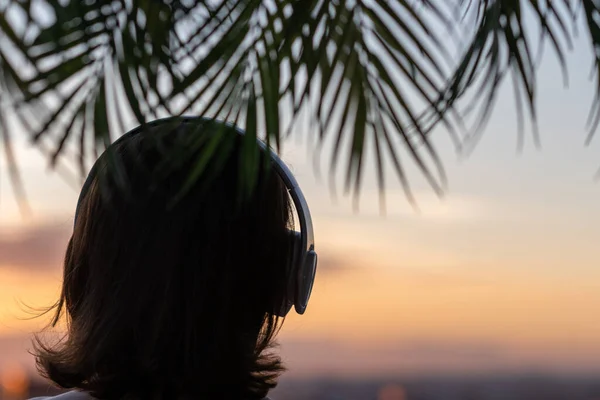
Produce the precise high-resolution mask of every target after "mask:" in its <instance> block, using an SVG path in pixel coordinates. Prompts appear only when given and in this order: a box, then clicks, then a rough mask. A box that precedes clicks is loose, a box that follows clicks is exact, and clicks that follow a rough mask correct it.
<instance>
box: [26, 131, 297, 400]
mask: <svg viewBox="0 0 600 400" xmlns="http://www.w3.org/2000/svg"><path fill="white" fill-rule="evenodd" d="M171 128H172V125H169V127H167V126H166V125H164V126H163V125H161V124H159V125H156V126H154V127H152V128H148V129H143V130H142V131H141V132H140V133H138V134H135V135H132V136H131V137H128V138H126V139H125V140H122V141H119V143H118V144H115V145H113V148H112V150H113V151H112V152H111V154H112V156H110V157H112V158H110V157H109V156H103V157H101V158H100V159H99V161H98V162H97V165H98V169H97V170H98V172H97V176H96V177H95V178H94V180H93V181H92V183H91V185H90V186H89V188H88V190H87V193H85V195H84V197H83V198H82V201H81V203H80V205H79V208H78V210H79V212H78V215H77V219H76V223H75V226H74V231H73V235H72V237H71V239H70V241H69V243H68V247H67V250H66V255H65V261H64V277H63V284H62V293H61V295H60V298H59V300H58V301H57V303H56V304H55V306H54V307H53V308H52V310H53V312H54V319H53V321H52V323H51V326H53V327H54V326H56V324H57V323H58V322H59V321H61V320H63V319H64V320H66V322H67V333H66V335H65V337H64V338H63V340H61V341H59V342H58V343H54V344H49V343H48V342H47V341H44V340H43V335H37V336H36V337H35V340H34V351H35V355H36V359H37V365H38V369H39V370H40V371H41V373H42V374H43V375H44V376H46V377H47V378H49V379H50V380H52V381H53V382H55V383H56V384H57V385H59V386H61V387H63V388H77V389H80V390H84V391H87V392H89V393H90V394H91V395H92V396H94V397H96V398H98V399H142V398H143V399H167V398H168V399H188V398H189V399H191V398H194V399H211V400H213V399H259V398H262V397H264V396H265V395H266V394H267V392H268V391H269V389H271V388H273V387H274V386H275V385H276V379H277V377H278V375H279V374H280V373H281V371H282V370H283V367H282V363H281V361H280V359H279V358H278V357H277V356H276V355H275V354H274V353H273V351H272V347H273V346H274V344H275V342H274V338H275V336H276V334H277V331H278V329H279V327H280V322H281V321H280V320H279V319H278V318H277V317H276V316H275V312H274V310H275V309H277V308H278V307H280V305H281V304H282V302H285V301H287V299H285V290H284V288H285V287H286V285H287V282H288V281H289V279H290V276H289V271H288V270H287V269H286V266H287V265H289V264H288V261H289V259H290V257H291V254H290V253H291V248H290V243H289V241H288V235H287V234H286V232H287V229H288V228H289V227H290V224H291V223H292V221H293V219H292V218H290V215H291V214H290V213H291V207H290V200H289V197H288V193H287V190H286V188H285V187H284V185H283V183H282V181H281V180H280V179H279V177H278V176H277V175H276V174H275V173H269V172H268V170H267V169H262V168H261V169H259V172H258V178H257V182H256V185H255V188H254V190H252V191H251V192H250V194H249V195H247V196H245V197H244V201H243V202H240V201H239V199H240V193H238V190H239V188H240V187H241V185H240V180H241V179H244V178H243V175H244V174H243V173H241V171H242V169H241V164H240V155H241V152H242V148H243V146H242V140H243V139H242V138H241V135H238V134H237V133H235V132H234V131H233V129H231V128H227V129H225V131H226V132H224V134H226V135H230V136H231V137H232V138H234V139H231V140H230V142H231V143H233V146H231V151H229V152H228V153H227V155H226V157H225V158H224V159H222V160H221V161H219V162H215V163H212V164H215V165H216V164H218V165H219V167H218V168H217V167H214V168H213V167H211V165H210V164H209V166H208V167H207V168H206V172H207V173H206V174H205V175H206V176H209V175H211V172H212V176H213V179H210V180H204V181H203V182H202V184H200V183H199V184H196V185H194V186H193V187H191V188H190V189H189V190H187V191H186V192H185V195H184V196H180V198H179V199H178V200H177V201H176V202H174V203H173V202H172V199H173V198H174V197H176V195H177V194H178V193H180V189H181V187H182V186H183V185H184V183H185V182H187V179H188V177H189V175H190V174H189V173H190V171H191V170H192V169H193V168H194V165H195V164H193V163H192V162H191V161H190V160H191V159H193V158H194V157H188V158H186V157H183V158H182V160H183V161H182V160H177V162H176V163H170V165H172V166H173V165H176V167H173V168H170V169H168V173H162V179H159V180H158V183H157V179H156V176H157V175H156V174H152V173H149V171H150V172H151V171H154V170H157V168H155V167H156V166H157V165H164V162H163V161H165V157H164V154H168V153H169V152H166V151H165V149H168V148H173V146H175V143H179V142H180V143H188V142H186V141H185V140H183V141H182V138H184V139H185V138H186V137H187V138H189V137H191V135H192V134H191V133H190V132H183V131H187V129H182V127H181V126H179V128H178V129H176V130H173V129H171ZM214 129H217V128H216V125H214V124H208V123H206V124H205V125H204V126H202V127H200V128H198V127H196V128H195V129H194V132H195V135H209V136H210V135H211V134H212V135H214V134H215V133H214V132H211V130H214ZM167 131H169V132H168V133H169V134H167ZM195 143H206V141H201V140H200V141H198V140H196V141H195ZM203 146H205V145H200V146H196V149H195V150H194V151H196V150H197V151H201V150H202V148H203ZM187 147H189V146H187ZM265 156H266V155H265V154H264V153H263V152H260V157H261V158H262V157H265ZM111 159H112V161H113V162H116V163H117V165H118V166H119V167H120V171H121V172H123V171H124V172H125V174H124V176H125V177H126V182H127V187H126V190H125V192H124V193H123V195H119V190H121V189H122V188H121V189H119V185H120V183H119V182H121V181H122V179H121V178H122V177H119V176H117V174H116V172H115V171H117V170H115V169H114V168H111V167H110V160H111ZM196 159H197V158H196ZM186 160H187V161H186ZM261 165H262V164H261ZM211 168H212V169H211ZM163 170H164V169H163ZM205 175H202V176H205ZM151 179H154V180H151ZM200 181H202V178H200ZM121 183H122V182H121ZM107 193H108V194H109V195H107Z"/></svg>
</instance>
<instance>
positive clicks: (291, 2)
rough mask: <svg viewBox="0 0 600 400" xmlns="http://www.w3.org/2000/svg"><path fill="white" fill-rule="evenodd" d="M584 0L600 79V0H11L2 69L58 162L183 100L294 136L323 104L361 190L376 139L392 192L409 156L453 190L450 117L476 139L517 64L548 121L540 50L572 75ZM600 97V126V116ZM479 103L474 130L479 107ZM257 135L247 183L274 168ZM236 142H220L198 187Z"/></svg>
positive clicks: (185, 110) (4, 17)
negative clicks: (443, 150)
mask: <svg viewBox="0 0 600 400" xmlns="http://www.w3.org/2000/svg"><path fill="white" fill-rule="evenodd" d="M578 4H579V5H582V11H583V14H584V15H585V16H586V21H587V26H588V28H589V33H590V36H591V37H592V43H593V44H594V46H595V48H594V51H595V57H596V78H597V81H598V82H600V80H598V76H599V74H600V67H598V65H600V62H599V59H598V54H600V52H599V51H598V48H600V25H598V23H597V22H596V18H595V17H594V15H596V14H597V13H598V12H599V11H600V10H599V5H598V2H597V1H596V0H573V1H570V0H559V1H550V0H470V1H467V0H455V1H453V2H442V1H434V0H415V1H406V0H214V1H195V0H187V1H178V2H173V1H170V0H160V1H136V2H134V1H131V0H111V1H105V0H104V1H99V0H86V1H72V0H71V1H69V0H63V1H59V0H43V1H40V2H35V3H33V2H30V1H26V0H4V1H3V2H0V31H1V32H2V38H1V39H0V61H1V63H0V83H1V84H2V86H3V88H5V90H4V92H5V94H4V99H5V103H7V104H10V107H9V110H7V111H6V112H10V113H13V114H14V115H15V116H17V117H18V118H19V120H20V123H21V125H22V128H23V129H25V130H26V131H27V132H28V134H29V135H30V137H31V139H32V141H33V142H34V143H38V144H39V143H41V140H42V139H44V138H47V139H51V141H52V142H53V143H54V144H55V148H54V150H53V151H52V152H51V156H50V157H49V161H50V162H51V164H52V165H56V163H57V162H58V161H59V160H60V159H61V157H63V156H64V155H66V154H69V152H68V151H67V149H69V148H73V149H74V152H75V153H76V156H75V157H74V160H73V161H74V162H75V163H77V165H78V166H79V170H80V171H81V172H82V173H83V172H84V171H85V170H86V163H87V162H88V161H89V160H90V158H92V159H93V158H94V157H95V155H96V154H97V153H98V151H99V150H101V149H103V148H105V147H106V146H107V145H108V144H109V143H110V142H111V141H112V140H113V139H114V138H116V137H117V136H118V135H120V134H122V133H123V131H124V130H125V129H126V128H130V127H132V126H131V124H132V123H135V122H137V124H142V123H144V122H146V121H148V120H152V119H156V118H159V117H162V116H168V115H182V114H187V115H197V116H203V117H206V118H220V119H225V120H227V121H229V122H232V123H235V124H237V125H239V126H240V127H242V128H245V129H246V131H247V134H248V137H249V138H254V137H257V136H260V137H264V138H265V140H266V141H267V142H268V144H269V145H273V146H274V147H275V148H276V149H277V150H280V148H281V145H282V142H283V140H284V139H285V138H286V137H287V136H288V135H289V134H290V133H291V132H293V131H294V130H295V129H296V128H297V127H298V119H299V116H300V115H308V116H309V118H310V121H311V126H312V127H313V128H314V129H313V130H311V132H312V134H313V135H314V137H315V138H316V143H317V146H316V148H315V150H314V154H315V157H317V158H318V157H320V155H321V152H322V149H323V148H326V147H327V146H325V144H326V143H329V144H331V153H330V155H329V156H330V158H331V164H330V177H331V182H332V184H331V186H332V188H333V189H334V190H335V187H336V186H337V181H336V179H337V174H336V171H337V167H338V166H339V165H340V163H343V164H345V167H346V174H345V178H344V185H343V186H344V189H345V192H346V193H353V195H354V198H355V200H357V199H358V194H359V192H360V188H361V185H362V181H363V178H364V177H363V175H364V171H365V162H366V160H367V154H368V153H369V151H370V150H373V152H374V155H375V158H374V160H375V171H376V175H377V183H378V186H379V189H380V192H381V193H383V192H384V188H385V187H386V176H385V174H384V171H385V164H386V163H391V165H392V166H393V170H394V171H395V173H396V175H397V177H398V179H399V181H400V183H401V185H402V186H403V187H404V189H405V191H406V194H407V197H408V199H409V200H410V201H411V202H413V199H412V195H411V192H410V184H409V182H410V180H409V178H408V176H407V174H406V164H407V163H412V164H414V165H415V166H416V167H417V168H418V170H420V172H421V173H422V174H423V176H424V177H425V178H426V179H427V181H428V182H429V184H430V185H431V187H432V188H433V189H434V190H435V191H436V193H438V194H440V195H441V194H442V193H443V192H444V189H445V185H446V181H447V179H446V176H445V173H444V168H443V165H442V161H441V159H440V157H439V155H438V152H437V149H436V147H435V146H434V144H433V141H432V139H431V132H432V131H433V130H434V128H435V127H436V126H438V125H440V126H442V127H443V128H444V129H445V130H446V131H447V132H448V133H449V134H450V135H451V138H452V139H453V141H454V143H455V144H456V146H457V148H460V147H461V146H463V145H464V144H468V145H472V144H473V143H474V142H476V139H477V138H478V137H479V135H480V133H481V132H482V131H483V129H484V127H485V125H486V122H487V120H488V118H489V116H490V114H491V112H492V110H493V107H494V104H495V100H496V98H497V95H498V90H499V88H500V85H501V84H502V83H503V81H504V79H505V78H506V77H507V76H508V75H511V77H512V81H513V86H514V91H515V104H516V105H517V117H518V120H519V127H520V128H519V146H521V145H522V142H523V130H524V120H525V116H526V115H527V116H528V118H529V119H530V120H531V121H532V122H533V126H534V134H537V131H536V130H535V122H536V117H537V113H536V95H537V90H536V80H535V76H536V67H537V65H538V64H539V54H540V52H541V49H542V46H543V45H544V44H545V43H549V44H550V46H551V48H552V49H553V51H554V53H555V55H556V56H557V58H558V60H559V62H560V64H561V66H563V75H564V79H565V82H567V81H566V77H567V71H566V61H565V60H566V56H565V54H566V51H568V50H569V49H570V48H571V30H572V28H573V27H574V22H575V16H576V13H577V12H576V11H575V10H576V9H577V5H578ZM36 7H38V8H39V7H43V12H41V11H40V9H38V8H36ZM525 18H528V25H527V26H525V22H524V21H525ZM531 21H533V23H531ZM532 34H537V35H538V38H539V40H538V42H539V43H540V46H539V48H538V49H537V50H536V49H534V48H533V47H534V41H533V38H532ZM459 41H462V43H463V46H462V47H459V48H457V49H456V50H455V49H454V45H455V44H456V43H455V42H459ZM469 93H476V94H477V95H476V96H473V95H470V94H469ZM597 93H599V94H600V83H599V86H598V89H597ZM598 99H600V95H599V97H597V99H596V101H595V103H594V107H593V110H592V113H591V115H590V132H593V131H594V130H595V128H596V126H597V125H598V123H599V121H600V112H599V111H598V110H600V106H599V104H600V101H599V100H598ZM464 101H467V102H466V103H465V104H463V103H464ZM521 105H524V106H525V107H526V108H525V109H524V110H522V106H521ZM463 106H464V107H463ZM475 110H476V113H475V114H473V115H475V120H474V122H473V125H472V126H471V127H470V128H471V129H472V131H471V132H470V133H469V134H468V135H467V136H465V135H464V133H465V129H466V128H465V127H466V124H465V121H464V119H465V118H470V116H471V115H472V114H471V112H472V111H475ZM284 113H285V114H287V115H286V118H282V116H283V115H284ZM5 114H6V113H3V114H2V115H0V118H5V117H4V115H5ZM288 117H289V118H288ZM284 121H289V122H287V123H285V124H284ZM534 138H536V142H537V141H538V139H537V137H536V136H534ZM3 140H6V139H3ZM215 140H217V139H215ZM201 142H202V141H201V140H198V141H196V142H195V143H194V144H193V146H190V148H196V147H197V146H200V144H201ZM248 143H250V142H248ZM248 146H249V147H248V148H247V149H246V150H244V151H243V152H242V153H243V157H244V164H243V165H244V166H245V167H244V172H243V173H244V174H247V175H246V176H245V179H244V180H243V181H244V182H246V183H248V184H249V186H248V187H247V188H246V189H244V190H245V191H246V190H250V188H251V186H252V182H254V178H253V171H254V172H255V171H257V168H258V166H257V165H255V164H254V163H255V161H256V157H254V156H253V154H255V153H254V151H255V150H256V149H252V146H250V144H248ZM370 146H373V147H370ZM227 148H228V147H227V146H226V145H225V144H219V143H218V142H217V141H215V142H214V143H213V144H211V145H209V146H207V149H208V150H207V152H206V153H205V154H203V155H201V156H198V157H199V158H198V159H197V160H196V165H195V167H194V168H192V170H191V171H190V175H189V179H188V181H187V183H186V184H185V185H184V186H185V187H190V186H191V185H193V184H194V182H195V181H196V180H197V179H198V178H199V177H200V176H201V175H202V174H203V173H205V172H206V166H207V165H208V164H209V163H211V162H213V163H218V162H219V154H221V155H222V154H224V152H226V151H227ZM402 152H404V153H402ZM174 157H175V156H174ZM11 165H12V164H11ZM382 204H383V202H382Z"/></svg>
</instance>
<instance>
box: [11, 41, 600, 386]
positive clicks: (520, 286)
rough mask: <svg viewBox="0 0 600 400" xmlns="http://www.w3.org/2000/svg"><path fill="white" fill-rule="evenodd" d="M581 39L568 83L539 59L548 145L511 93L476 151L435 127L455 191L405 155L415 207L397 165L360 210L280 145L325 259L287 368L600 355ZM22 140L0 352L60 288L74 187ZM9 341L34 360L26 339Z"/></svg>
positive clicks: (520, 361) (471, 364)
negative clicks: (22, 205)
mask: <svg viewBox="0 0 600 400" xmlns="http://www.w3.org/2000/svg"><path fill="white" fill-rule="evenodd" d="M574 54H575V55H574V56H573V57H574V58H573V60H575V61H573V60H571V61H570V63H574V64H573V68H572V71H573V73H572V80H571V82H570V90H569V91H568V92H563V91H562V88H561V87H560V85H558V84H557V83H556V82H555V80H556V79H555V77H556V76H558V69H557V67H555V66H552V65H551V64H550V65H549V66H547V67H544V68H542V69H541V72H540V75H539V76H540V79H541V81H540V83H539V85H540V86H539V90H540V93H538V96H539V99H540V104H539V107H540V109H539V125H540V126H539V130H540V132H542V144H543V148H542V150H541V151H535V150H533V149H532V147H531V146H529V144H530V143H529V142H528V146H526V150H525V152H524V154H523V155H522V156H520V157H517V156H516V152H515V144H516V122H515V117H514V112H513V104H512V101H513V98H512V94H511V93H508V94H506V95H503V97H502V98H501V99H500V100H499V105H498V111H497V112H496V114H495V117H493V118H492V120H491V121H490V125H489V127H488V129H487V132H486V136H485V137H484V139H483V141H482V142H481V144H480V145H479V147H478V148H477V149H476V150H475V152H474V153H473V155H472V156H471V157H469V158H468V159H466V160H459V161H457V160H456V158H457V157H456V155H455V154H454V151H453V149H452V147H451V146H450V145H449V144H448V143H449V141H448V139H447V137H446V136H445V134H444V132H441V131H440V132H437V134H438V136H437V137H439V140H437V142H438V143H439V148H440V152H441V156H442V158H443V160H444V163H445V165H446V166H447V172H448V176H449V181H450V188H449V191H448V193H447V196H446V197H445V198H444V199H438V198H436V197H435V196H434V195H432V191H431V190H430V189H429V188H428V187H427V186H426V185H425V184H424V183H423V179H422V178H420V176H419V173H418V172H417V171H416V169H415V168H414V167H411V166H410V163H409V162H408V161H406V159H405V161H406V164H407V173H408V174H409V175H410V176H412V177H414V179H413V182H414V191H415V194H416V198H417V204H418V206H419V208H420V212H416V211H414V210H413V209H412V208H411V206H410V205H409V204H408V203H407V201H406V198H405V196H404V194H403V192H402V190H401V188H400V185H399V184H398V183H397V181H396V180H395V177H394V175H393V171H392V169H391V168H390V169H389V171H388V172H389V173H388V178H389V179H388V182H389V183H388V187H387V189H386V193H387V214H386V215H385V216H382V215H380V212H379V211H380V209H379V199H378V191H377V187H376V184H375V179H374V175H372V172H373V171H372V170H367V171H366V173H367V175H366V177H365V185H364V188H363V191H362V196H361V203H360V209H359V212H358V213H353V212H352V207H351V204H352V202H351V201H350V200H349V199H347V198H341V199H339V201H338V202H337V203H336V202H334V201H333V199H332V197H331V195H330V193H329V192H328V190H327V182H326V180H325V181H324V182H318V181H317V180H316V179H315V177H314V174H313V170H312V167H311V161H312V160H311V159H310V158H307V157H306V156H305V155H306V148H305V147H304V146H301V145H295V144H294V143H292V142H290V144H289V145H288V146H287V147H285V148H284V151H283V154H282V157H283V159H284V160H286V161H288V162H289V164H290V165H291V169H292V170H293V171H294V172H295V173H296V176H297V178H298V181H299V182H300V184H301V185H302V187H303V190H304V192H305V195H306V197H307V200H308V202H309V204H310V206H311V211H312V214H313V222H314V225H315V234H316V241H317V242H316V245H317V250H318V252H319V261H320V266H319V273H318V279H317V282H316V284H315V288H314V292H313V298H312V300H311V303H310V304H309V308H308V310H307V313H306V314H305V315H304V316H301V317H300V316H296V315H293V316H291V317H290V318H289V319H288V320H287V321H286V325H285V327H284V329H283V331H282V334H281V335H282V336H281V344H282V345H281V351H282V354H283V355H284V359H285V361H286V362H287V363H288V368H289V369H290V371H291V372H295V373H298V374H310V373H331V374H342V375H343V374H353V373H364V371H365V370H372V371H376V372H378V373H379V372H388V373H389V372H393V371H405V372H415V371H417V372H420V371H425V372H427V371H446V372H448V371H450V372H451V371H454V370H456V369H461V368H463V369H468V370H472V371H482V370H508V371H511V370H512V371H514V370H537V369H549V370H552V371H553V370H556V371H561V372H568V373H574V372H580V371H588V372H589V371H600V339H599V338H600V318H599V317H598V315H600V256H599V254H600V253H599V252H598V243H599V242H600V212H599V208H598V207H599V204H600V183H596V182H594V180H593V174H594V172H595V171H596V170H597V168H598V167H600V137H598V138H595V139H594V141H593V142H592V145H591V146H590V147H589V148H585V147H584V146H583V141H584V138H585V130H584V121H585V118H586V115H587V108H586V107H587V104H588V100H589V98H590V97H589V96H591V94H592V93H593V90H594V88H593V85H590V83H589V82H588V81H587V78H586V77H587V69H586V74H582V73H581V74H580V73H577V71H578V69H577V68H576V66H579V65H591V64H589V63H588V60H583V59H582V58H581V57H582V56H581V55H579V56H578V55H577V54H578V53H577V52H576V53H574ZM577 57H579V58H577ZM586 96H587V97H586ZM584 102H585V105H586V106H585V107H583V106H582V104H583V103H584ZM580 121H583V122H581V124H578V123H579V122H580ZM17 147H18V148H17V150H18V151H17V153H18V154H17V156H18V160H19V161H20V167H21V171H22V173H23V178H24V181H25V183H26V190H27V194H28V199H29V200H30V205H31V209H32V210H33V215H32V216H31V217H28V218H23V217H22V216H21V215H20V214H19V211H18V208H17V207H16V204H15V202H14V197H13V196H12V193H11V192H10V190H7V188H8V187H9V185H8V180H7V176H6V174H5V173H4V171H5V170H6V168H5V164H4V163H5V160H4V159H2V158H0V188H1V190H0V354H8V353H5V351H8V350H7V349H8V347H11V346H12V345H11V344H10V343H13V342H12V341H11V340H13V338H14V337H17V336H18V337H24V335H26V334H27V333H28V332H31V331H34V330H36V329H39V327H40V326H41V325H42V321H38V320H34V321H29V320H24V319H23V317H25V316H26V315H25V314H23V311H22V307H21V306H20V303H19V302H24V303H26V304H28V305H32V306H45V305H48V304H50V303H52V302H53V301H54V299H55V296H57V295H58V293H59V285H60V279H61V271H60V263H61V254H62V251H63V249H64V245H65V244H66V240H67V238H68V235H69V232H70V229H71V224H72V217H73V210H74V206H75V201H76V198H77V195H78V192H77V190H74V189H72V188H71V187H70V186H69V185H67V184H66V183H65V182H64V181H63V180H61V178H60V177H58V175H57V174H53V173H52V172H48V171H47V168H46V160H45V159H43V158H42V156H41V155H40V154H39V152H38V151H37V150H32V149H29V148H28V147H27V146H26V145H25V141H24V140H23V141H22V143H20V144H19V145H18V146H17ZM324 154H326V153H324ZM323 165H324V167H325V166H326V165H327V163H323ZM342 166H344V163H342V164H341V165H340V167H342ZM340 169H343V168H340ZM369 174H371V175H369ZM19 246H20V247H19ZM18 249H21V250H18ZM9 250H10V251H9ZM3 340H4V342H3ZM19 343H21V342H19ZM3 346H4V347H3ZM7 346H8V347H7ZM13 347H14V346H13ZM9 350H10V349H9ZM10 354H11V357H12V359H17V358H18V360H19V362H21V361H23V362H24V363H29V364H27V365H31V360H30V359H31V357H30V356H28V355H27V354H26V352H25V351H24V350H23V351H22V352H20V353H19V352H16V351H14V352H11V353H10ZM28 360H29V361H28ZM4 361H5V360H4V359H0V368H1V367H2V365H1V364H2V363H3V362H4ZM390 396H391V395H390Z"/></svg>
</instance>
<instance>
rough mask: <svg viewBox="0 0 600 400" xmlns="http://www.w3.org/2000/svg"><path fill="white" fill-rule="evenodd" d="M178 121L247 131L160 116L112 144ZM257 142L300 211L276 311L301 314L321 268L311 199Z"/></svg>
mask: <svg viewBox="0 0 600 400" xmlns="http://www.w3.org/2000/svg"><path fill="white" fill-rule="evenodd" d="M175 122H180V123H181V124H193V125H196V126H201V125H202V124H204V123H206V122H216V123H218V124H222V125H223V126H225V127H228V128H230V129H233V130H235V131H236V132H237V133H238V134H240V135H244V134H245V132H244V131H243V130H241V129H240V128H238V127H237V126H235V125H233V124H229V123H226V122H221V121H216V120H209V119H206V118H203V117H168V118H162V119H158V120H155V121H152V122H149V123H146V124H143V125H140V126H138V127H137V128H134V129H132V130H131V131H129V132H127V133H126V134H124V135H123V136H121V137H120V138H119V139H117V140H116V141H115V142H114V143H113V144H112V145H111V146H114V145H115V144H117V143H119V142H120V141H122V140H124V138H127V137H131V136H133V135H135V134H136V133H139V132H140V131H142V130H143V129H145V128H149V127H156V126H160V125H163V124H164V125H169V124H173V123H175ZM257 143H258V146H259V148H260V149H261V150H262V151H264V152H265V153H267V154H269V155H270V157H271V160H272V161H273V163H272V167H273V169H274V170H275V172H276V173H277V175H278V176H279V178H280V179H281V180H282V181H283V183H284V185H285V186H286V189H287V191H288V193H289V195H290V197H291V198H292V201H293V203H294V207H295V209H296V213H297V215H298V221H299V222H300V231H299V232H298V231H294V230H290V231H289V234H290V236H291V238H292V243H293V244H292V254H293V257H291V261H290V264H291V265H289V266H288V268H289V271H291V278H292V279H291V282H290V283H289V285H288V288H287V296H286V298H287V299H288V301H287V303H286V304H283V305H282V307H281V309H280V310H276V312H275V314H276V315H277V316H280V317H285V316H286V315H287V314H288V312H289V311H290V309H291V308H292V306H294V308H295V310H296V312H297V313H298V314H304V312H305V311H306V307H307V305H308V301H309V299H310V295H311V293H312V288H313V283H314V280H315V275H316V271H317V253H316V252H315V239H314V231H313V225H312V219H311V216H310V210H309V208H308V203H307V202H306V199H305V198H304V195H303V194H302V191H301V190H300V186H299V185H298V182H297V181H296V179H295V178H294V175H293V174H292V172H291V171H290V170H289V168H288V167H287V165H286V164H285V163H284V162H283V161H282V160H281V159H280V158H279V157H278V156H277V154H276V153H275V152H273V151H272V150H271V149H270V148H268V147H267V145H266V144H265V143H264V142H263V141H261V140H260V139H257ZM106 151H108V149H107V150H105V152H106ZM100 158H102V155H101V156H100V157H99V158H98V159H100ZM98 168H99V167H98V161H96V163H94V165H93V166H92V168H91V170H90V172H89V174H88V176H87V178H86V180H85V182H84V184H83V187H82V189H81V193H80V194H79V199H78V200H77V207H76V209H75V222H77V215H78V214H79V207H80V204H81V202H82V200H83V199H84V197H85V195H86V194H87V192H88V190H89V188H90V186H91V184H92V182H93V181H94V179H95V177H96V175H97V169H98Z"/></svg>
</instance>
